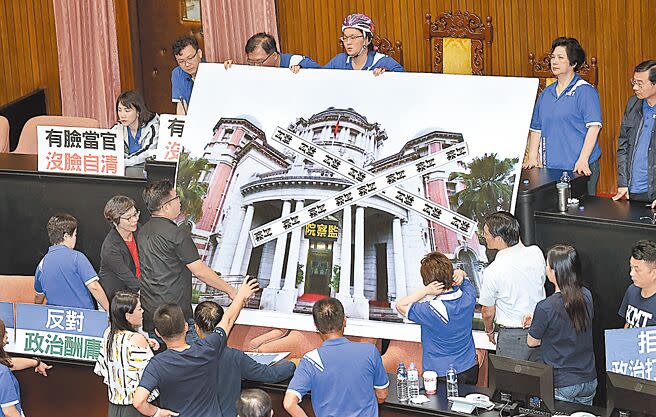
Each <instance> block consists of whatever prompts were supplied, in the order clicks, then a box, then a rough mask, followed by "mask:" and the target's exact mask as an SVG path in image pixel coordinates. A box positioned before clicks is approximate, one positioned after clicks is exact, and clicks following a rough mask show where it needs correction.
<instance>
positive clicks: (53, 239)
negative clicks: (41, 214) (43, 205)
mask: <svg viewBox="0 0 656 417" xmlns="http://www.w3.org/2000/svg"><path fill="white" fill-rule="evenodd" d="M46 230H47V231H48V239H50V243H51V244H52V245H57V244H59V243H62V242H63V241H64V235H65V234H68V235H69V236H73V233H74V232H75V230H77V219H76V218H75V217H73V216H71V215H70V214H66V213H62V214H55V215H54V216H52V217H51V218H50V220H48V224H47V225H46Z"/></svg>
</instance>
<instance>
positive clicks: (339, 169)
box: [272, 127, 478, 239]
mask: <svg viewBox="0 0 656 417" xmlns="http://www.w3.org/2000/svg"><path fill="white" fill-rule="evenodd" d="M272 139H273V140H274V141H276V142H278V143H280V144H282V145H284V146H285V147H287V148H289V149H291V150H293V151H295V152H298V153H300V154H302V155H303V157H305V158H307V159H309V160H311V161H312V162H314V163H316V164H319V165H321V166H323V167H324V168H326V169H327V170H329V171H331V172H333V173H335V174H339V175H341V176H343V177H345V178H347V179H350V180H353V181H355V182H363V181H368V180H370V179H371V178H373V177H374V175H373V174H371V173H370V172H368V171H365V170H363V169H361V168H358V167H357V166H356V165H355V164H353V163H352V162H349V161H347V160H346V159H344V158H341V157H339V156H337V155H335V154H333V153H330V152H328V151H326V150H325V149H322V148H319V147H317V146H316V145H314V144H313V143H312V142H309V141H306V140H305V139H303V138H301V137H300V136H298V135H296V134H294V133H293V132H291V131H289V130H287V129H283V128H281V127H277V128H276V130H275V131H274V133H273V136H272ZM379 196H381V197H384V198H385V199H387V200H389V201H391V202H392V203H394V204H396V205H398V206H400V207H403V208H404V209H409V210H412V211H414V212H416V213H417V214H419V215H420V216H422V217H424V218H425V219H427V220H430V221H432V222H435V223H438V224H440V225H442V226H443V227H446V228H447V229H449V230H452V231H454V232H456V233H458V234H460V235H462V236H465V237H467V238H470V239H471V238H472V237H473V236H474V233H475V232H476V228H477V226H478V223H477V222H475V221H474V220H472V219H470V218H468V217H466V216H463V215H462V214H460V213H457V212H455V211H453V210H451V209H449V208H447V207H444V206H442V205H440V204H437V203H434V202H432V201H430V200H428V199H426V198H424V197H422V196H420V195H417V194H414V193H411V192H408V191H406V190H404V189H402V188H399V187H392V188H390V189H387V190H384V191H382V192H381V193H380V194H379Z"/></svg>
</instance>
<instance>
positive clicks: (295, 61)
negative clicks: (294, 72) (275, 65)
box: [280, 54, 321, 68]
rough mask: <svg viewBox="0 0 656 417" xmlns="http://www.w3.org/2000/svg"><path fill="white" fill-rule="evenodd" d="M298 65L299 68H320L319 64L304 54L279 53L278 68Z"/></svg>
mask: <svg viewBox="0 0 656 417" xmlns="http://www.w3.org/2000/svg"><path fill="white" fill-rule="evenodd" d="M294 65H300V66H301V68H321V65H319V64H317V63H316V62H314V61H313V60H312V59H311V58H308V57H306V56H304V55H294V54H280V68H291V67H292V66H294Z"/></svg>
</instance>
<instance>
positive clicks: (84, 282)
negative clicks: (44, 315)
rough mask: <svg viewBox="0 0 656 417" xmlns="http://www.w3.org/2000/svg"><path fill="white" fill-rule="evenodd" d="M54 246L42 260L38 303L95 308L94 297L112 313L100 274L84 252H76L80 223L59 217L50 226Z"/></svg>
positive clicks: (37, 275)
mask: <svg viewBox="0 0 656 417" xmlns="http://www.w3.org/2000/svg"><path fill="white" fill-rule="evenodd" d="M46 229H47V230H48V238H49V239H50V243H51V244H52V246H50V248H48V253H47V254H46V255H45V256H44V257H43V259H41V262H39V265H38V266H37V268H36V273H35V276H34V290H35V291H36V295H35V296H34V303H35V304H43V301H44V300H47V301H46V304H48V305H55V306H64V307H77V308H86V309H89V310H93V309H95V306H94V305H93V299H92V298H91V297H92V296H93V298H95V299H96V301H97V302H98V304H99V305H100V307H102V308H103V310H105V311H109V301H108V300H107V296H106V295H105V291H104V290H103V288H102V286H101V285H100V283H99V282H98V274H96V271H95V270H94V269H93V266H91V262H89V260H88V259H87V257H86V256H84V254H83V253H82V252H78V251H76V250H75V249H73V248H74V247H75V243H76V241H77V220H76V219H75V217H73V216H71V215H70V214H57V215H54V216H52V217H51V218H50V220H48V225H47V226H46Z"/></svg>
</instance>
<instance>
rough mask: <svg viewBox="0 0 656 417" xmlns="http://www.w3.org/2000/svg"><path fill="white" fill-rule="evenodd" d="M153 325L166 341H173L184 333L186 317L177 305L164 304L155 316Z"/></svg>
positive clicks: (158, 308)
mask: <svg viewBox="0 0 656 417" xmlns="http://www.w3.org/2000/svg"><path fill="white" fill-rule="evenodd" d="M153 325H154V326H155V329H156V330H157V332H158V333H159V335H160V336H162V338H164V339H173V338H174V337H176V336H178V335H180V334H182V333H184V325H185V317H184V314H183V313H182V309H181V308H180V306H179V305H177V304H172V303H168V304H162V305H161V306H159V307H157V310H155V314H154V315H153Z"/></svg>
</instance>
